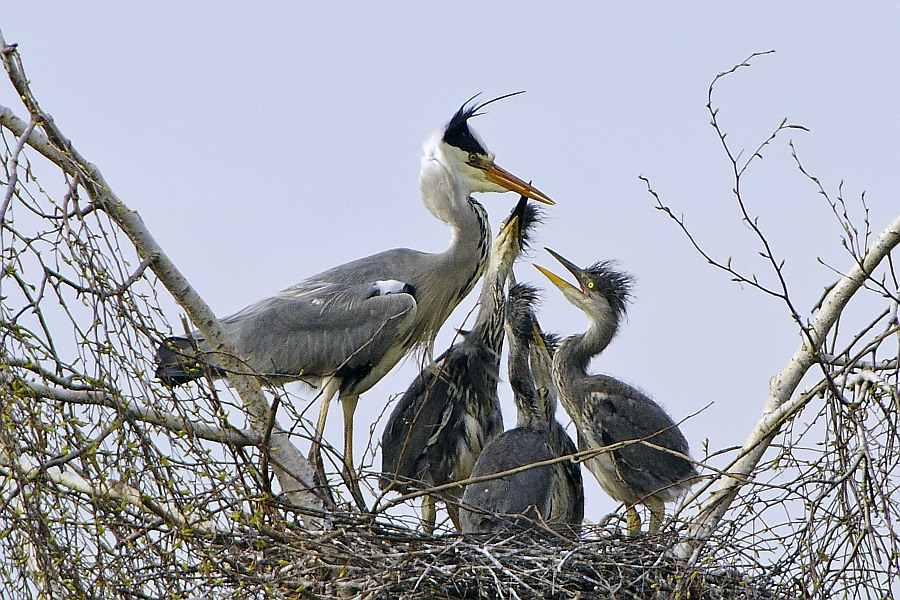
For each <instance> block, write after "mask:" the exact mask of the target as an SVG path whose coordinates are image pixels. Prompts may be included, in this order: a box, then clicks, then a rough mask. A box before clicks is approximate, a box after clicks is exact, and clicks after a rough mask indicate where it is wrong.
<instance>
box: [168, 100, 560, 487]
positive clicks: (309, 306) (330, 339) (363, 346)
mask: <svg viewBox="0 0 900 600" xmlns="http://www.w3.org/2000/svg"><path fill="white" fill-rule="evenodd" d="M471 100H472V99H470V101H468V102H466V104H464V105H463V106H462V107H461V108H460V109H459V110H458V111H457V112H456V113H455V114H454V115H453V117H452V118H451V119H450V121H449V122H448V123H447V124H446V125H445V126H444V127H442V128H440V129H438V130H437V131H436V132H435V133H434V134H433V135H432V136H431V138H430V139H429V140H428V141H427V142H426V144H425V146H424V152H425V155H424V157H423V158H422V166H421V171H420V175H419V189H420V191H421V194H422V201H423V202H424V204H425V206H426V207H427V208H428V210H429V211H430V212H431V213H432V214H433V215H434V216H435V217H436V218H437V219H439V220H441V221H442V222H444V223H446V224H447V225H448V226H449V227H450V229H451V230H452V236H451V242H450V246H449V247H448V248H447V249H446V250H445V251H443V252H438V253H427V252H420V251H417V250H411V249H408V248H397V249H394V250H388V251H386V252H381V253H379V254H374V255H371V256H367V257H365V258H361V259H358V260H355V261H352V262H349V263H347V264H343V265H340V266H337V267H334V268H332V269H329V270H327V271H324V272H322V273H319V274H318V275H313V276H312V277H309V278H308V279H305V280H303V281H301V282H300V283H298V284H296V285H294V286H291V287H289V288H287V289H285V290H283V291H281V292H279V293H277V294H275V295H274V296H271V297H269V298H266V299H264V300H261V301H259V302H257V303H255V304H252V305H250V306H248V307H247V308H244V309H243V310H241V311H239V312H237V313H235V314H233V315H231V316H229V317H226V318H224V319H222V321H221V322H222V326H223V327H224V329H225V331H226V332H227V333H228V335H229V336H230V337H231V340H232V342H234V345H235V347H236V348H237V350H238V352H239V353H240V355H241V358H242V359H243V360H244V361H245V364H246V367H247V372H248V373H252V374H256V375H259V376H261V377H263V378H265V380H266V381H269V382H273V383H283V382H287V381H294V380H303V381H305V382H307V383H310V384H311V385H315V386H317V387H318V388H319V394H320V395H321V398H322V405H321V410H320V413H319V419H318V423H317V426H316V436H317V437H316V440H321V438H322V432H323V430H324V427H325V418H326V415H327V413H328V405H329V403H330V401H331V399H332V398H333V397H334V396H335V395H338V397H339V398H340V401H341V404H342V406H343V414H344V456H343V459H344V465H345V471H346V472H347V473H348V474H350V475H351V476H354V475H353V473H354V470H353V414H354V411H355V410H356V404H357V402H358V400H359V396H360V394H362V393H363V392H365V391H366V390H368V389H369V388H371V387H372V386H373V385H374V384H375V383H376V382H378V381H379V380H380V379H381V378H382V377H384V375H385V374H387V373H388V371H390V370H391V369H392V368H393V367H394V365H396V364H397V362H398V361H399V360H400V359H401V358H403V357H404V356H405V355H406V354H407V352H409V351H410V350H411V349H413V348H414V347H417V346H418V347H425V348H428V349H429V350H430V348H431V346H432V345H433V343H434V339H435V336H436V335H437V332H438V330H439V329H440V327H441V325H442V324H443V323H444V321H445V320H446V319H447V317H448V316H449V315H450V313H451V312H452V311H453V309H454V308H456V306H457V305H458V304H459V302H460V301H461V300H462V299H463V298H464V297H465V296H466V295H467V294H468V293H469V292H470V291H471V290H472V288H473V287H474V285H475V282H476V281H477V280H478V279H479V277H480V276H481V274H482V273H483V271H484V267H485V264H486V263H487V258H488V253H489V246H490V227H489V225H488V219H487V213H486V212H485V210H484V207H483V206H482V205H481V204H480V203H478V202H477V201H476V200H474V199H473V198H472V197H471V196H470V194H472V193H474V192H506V191H516V192H518V193H519V194H521V195H524V196H527V197H528V198H531V199H533V200H537V201H538V202H543V203H546V204H553V201H552V200H551V199H550V198H549V197H547V196H546V195H545V194H544V193H542V192H541V191H540V190H538V189H536V188H535V187H533V186H532V185H530V184H528V183H525V182H524V181H522V180H521V179H519V178H518V177H516V176H515V175H512V174H511V173H509V172H507V171H505V170H504V169H502V168H501V167H500V166H498V165H497V164H496V163H495V162H494V155H493V154H492V153H491V152H489V151H488V150H487V148H486V146H485V145H484V142H483V141H482V140H481V138H480V137H479V136H478V134H477V133H476V132H475V131H473V130H472V129H471V128H470V127H469V119H471V118H472V117H474V116H476V115H478V114H479V110H481V109H482V108H484V106H486V105H487V104H490V103H491V102H493V101H494V100H491V101H488V102H484V103H481V104H475V105H472V106H468V105H469V102H471ZM495 100H496V99H495ZM191 338H193V339H192V340H190V341H189V340H187V339H185V338H169V339H167V340H165V341H164V342H163V343H162V344H160V346H159V349H158V351H157V357H156V362H157V368H156V374H157V376H158V377H159V378H160V379H161V380H163V381H164V382H166V383H168V384H171V385H177V384H180V383H185V382H187V381H191V380H193V379H196V378H197V377H200V376H201V375H203V373H204V372H209V373H211V374H212V375H213V376H214V377H222V376H223V375H224V373H223V372H222V370H221V368H220V366H219V363H218V360H217V358H216V356H215V354H214V353H213V352H212V351H211V350H210V348H209V346H208V344H207V343H206V342H205V340H204V339H203V336H202V335H201V334H200V333H199V332H197V331H195V332H193V333H192V334H191ZM194 347H196V348H198V350H199V351H195V350H193V348H194ZM197 365H200V367H201V368H197ZM313 448H314V449H315V450H317V449H318V446H317V443H315V442H314V445H313ZM315 454H316V455H318V452H317V451H316V452H315Z"/></svg>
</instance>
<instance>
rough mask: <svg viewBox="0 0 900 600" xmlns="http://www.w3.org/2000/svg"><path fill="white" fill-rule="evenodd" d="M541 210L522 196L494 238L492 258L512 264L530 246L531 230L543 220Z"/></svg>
mask: <svg viewBox="0 0 900 600" xmlns="http://www.w3.org/2000/svg"><path fill="white" fill-rule="evenodd" d="M541 217H542V215H541V210H540V209H539V208H538V207H536V206H534V205H533V204H531V203H529V202H528V197H527V196H520V197H519V202H518V203H516V206H515V207H514V208H513V209H512V211H511V212H510V213H509V216H508V217H506V219H505V220H504V221H503V224H502V225H500V231H499V233H498V234H497V237H496V238H495V239H494V248H493V254H492V260H494V261H497V263H498V264H505V265H512V264H513V262H515V260H516V258H518V256H519V254H520V253H521V252H522V251H523V250H525V249H527V248H528V246H529V242H530V240H531V232H532V230H533V229H534V226H535V225H536V224H537V223H540V221H541Z"/></svg>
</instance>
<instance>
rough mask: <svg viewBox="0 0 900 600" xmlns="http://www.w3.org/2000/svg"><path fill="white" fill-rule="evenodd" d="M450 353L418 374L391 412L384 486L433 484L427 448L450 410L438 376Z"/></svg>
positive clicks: (386, 432)
mask: <svg viewBox="0 0 900 600" xmlns="http://www.w3.org/2000/svg"><path fill="white" fill-rule="evenodd" d="M446 356H447V353H446V352H445V353H444V354H442V355H441V356H439V357H438V358H437V360H435V362H434V363H432V364H431V365H429V366H428V367H427V368H425V369H423V370H422V371H421V372H420V373H419V374H418V375H417V376H416V378H415V379H414V380H413V382H412V383H411V384H410V385H409V387H408V388H407V389H406V391H405V392H404V393H403V396H401V398H400V400H399V401H398V402H397V405H396V406H395V407H394V410H393V411H392V412H391V416H390V418H389V419H388V423H387V425H386V426H385V428H384V433H383V434H382V437H381V471H382V473H383V475H382V477H381V478H380V479H379V485H380V486H381V489H386V488H387V487H388V485H390V484H391V483H393V484H394V487H395V489H397V490H399V491H403V490H405V489H407V486H405V485H403V482H407V481H422V482H423V483H429V482H428V481H425V480H426V479H427V473H426V470H427V467H428V465H427V463H426V462H425V460H424V459H425V448H426V446H427V445H428V443H429V440H431V439H432V437H433V436H434V434H435V432H437V431H438V429H439V428H440V427H441V426H442V424H443V423H445V422H446V419H447V412H448V411H449V410H450V405H449V403H447V402H446V395H444V394H443V393H442V391H441V389H440V388H441V387H442V386H443V385H444V384H443V383H441V381H440V378H439V377H438V375H437V373H438V372H440V370H441V368H442V366H443V364H444V360H445V358H446ZM395 480H396V481H395Z"/></svg>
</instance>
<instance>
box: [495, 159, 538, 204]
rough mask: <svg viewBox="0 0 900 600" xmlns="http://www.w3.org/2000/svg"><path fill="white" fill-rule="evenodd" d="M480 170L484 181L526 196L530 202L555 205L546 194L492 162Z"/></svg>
mask: <svg viewBox="0 0 900 600" xmlns="http://www.w3.org/2000/svg"><path fill="white" fill-rule="evenodd" d="M481 168H482V169H484V172H485V179H487V180H488V181H490V182H491V183H496V184H497V185H499V186H501V187H504V188H506V189H508V190H509V191H511V192H516V193H518V194H520V195H522V196H527V197H528V198H531V199H532V200H537V201H538V202H543V203H544V204H556V202H554V201H553V200H551V199H550V197H549V196H548V195H547V194H545V193H544V192H542V191H541V190H539V189H537V188H536V187H534V186H533V185H531V184H530V183H525V182H524V181H522V180H521V179H519V178H518V177H516V176H515V175H513V174H512V173H510V172H509V171H507V170H506V169H504V168H503V167H501V166H499V165H497V164H495V163H494V162H490V163H487V164H484V165H482V166H481Z"/></svg>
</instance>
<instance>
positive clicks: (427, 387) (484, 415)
mask: <svg viewBox="0 0 900 600" xmlns="http://www.w3.org/2000/svg"><path fill="white" fill-rule="evenodd" d="M499 362H500V359H499V357H498V356H497V355H496V354H495V353H494V352H492V351H490V350H488V349H487V348H486V347H485V346H484V345H483V344H480V343H474V342H471V341H469V340H464V341H463V342H461V343H459V344H456V345H454V346H452V347H451V348H450V349H449V350H447V351H446V352H445V353H444V354H442V355H441V356H440V357H438V358H437V359H436V360H435V362H434V363H432V364H430V365H429V366H428V367H427V368H425V369H424V370H423V371H422V372H421V373H420V374H419V375H418V376H417V377H416V379H414V380H413V382H412V383H411V384H410V386H409V387H408V388H407V390H406V392H404V394H403V396H402V397H401V398H400V401H399V402H398V403H397V406H396V407H395V408H394V410H393V412H392V413H391V417H390V419H389V421H388V425H387V426H386V427H385V431H384V434H383V436H382V447H381V452H382V472H383V473H385V474H386V477H382V480H381V482H382V489H384V487H385V486H386V485H387V484H388V483H389V482H390V481H391V480H392V479H393V478H394V477H393V476H394V475H397V476H398V477H397V478H398V479H400V480H401V481H402V480H404V479H405V480H417V481H423V482H425V483H427V484H429V485H442V484H445V483H449V482H451V481H456V480H458V479H464V478H466V477H468V476H469V473H470V472H471V469H472V466H473V465H474V463H475V460H476V458H477V457H478V455H479V454H480V453H481V450H482V448H483V447H484V446H485V445H486V444H487V442H488V441H489V440H491V439H493V438H494V437H496V436H497V435H499V434H500V433H501V432H502V431H503V414H502V412H501V409H500V403H499V400H498V399H497V381H498V378H499Z"/></svg>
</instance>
